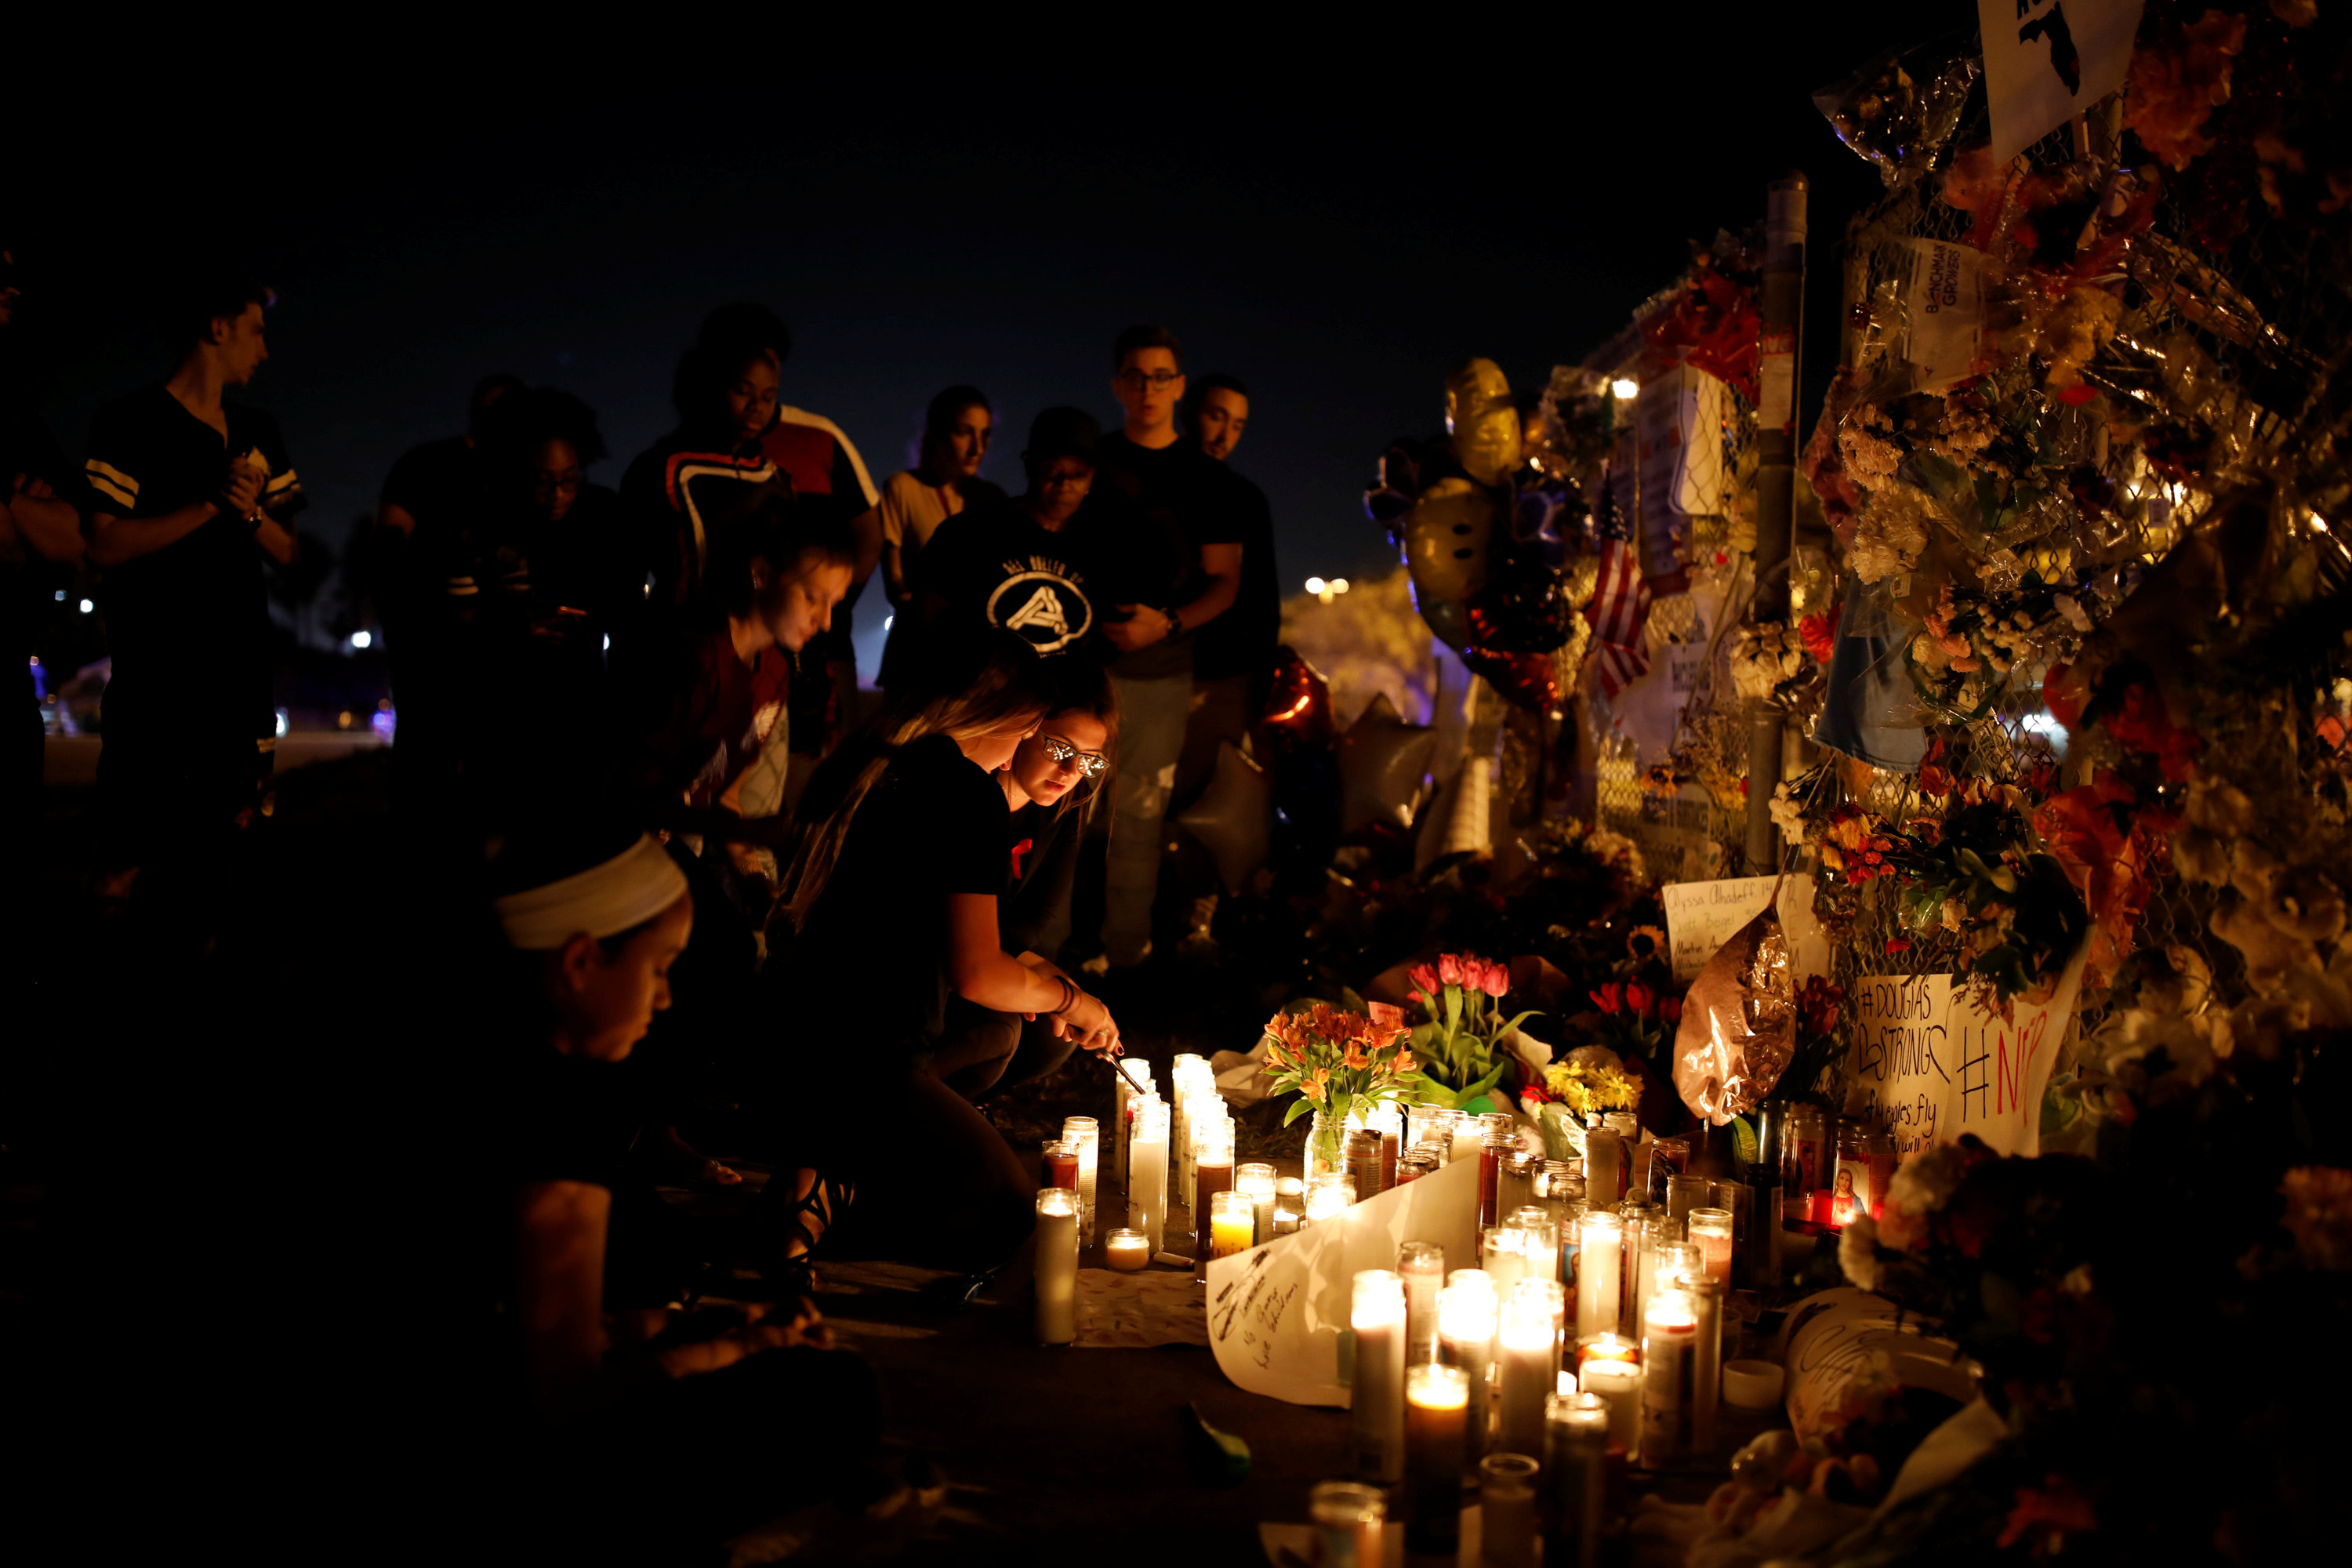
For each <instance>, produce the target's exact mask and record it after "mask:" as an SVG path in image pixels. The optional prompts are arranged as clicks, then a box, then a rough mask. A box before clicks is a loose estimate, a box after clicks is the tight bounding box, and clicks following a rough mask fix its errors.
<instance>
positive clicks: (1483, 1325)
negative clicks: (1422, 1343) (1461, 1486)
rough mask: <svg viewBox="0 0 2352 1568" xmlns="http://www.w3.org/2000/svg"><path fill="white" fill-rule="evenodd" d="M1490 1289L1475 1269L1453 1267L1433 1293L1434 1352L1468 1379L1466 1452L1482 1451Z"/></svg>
mask: <svg viewBox="0 0 2352 1568" xmlns="http://www.w3.org/2000/svg"><path fill="white" fill-rule="evenodd" d="M1495 1318H1496V1302H1495V1289H1494V1286H1493V1285H1492V1284H1491V1283H1490V1282H1489V1281H1488V1280H1487V1279H1486V1276H1485V1275H1483V1274H1481V1273H1479V1271H1478V1270H1476V1269H1475V1268H1457V1269H1455V1270H1454V1273H1453V1275H1452V1276H1451V1277H1450V1279H1448V1281H1447V1283H1446V1286H1445V1288H1444V1289H1442V1290H1440V1291H1439V1292H1438V1293H1437V1345H1438V1352H1439V1354H1440V1356H1441V1357H1443V1359H1444V1363H1445V1364H1446V1365H1448V1366H1457V1367H1460V1368H1461V1369H1462V1372H1463V1374H1464V1375H1465V1377H1467V1378H1468V1379H1469V1380H1470V1383H1469V1386H1470V1428H1469V1442H1470V1451H1471V1452H1472V1453H1474V1454H1483V1453H1485V1452H1486V1421H1487V1404H1488V1395H1487V1392H1486V1390H1487V1380H1488V1376H1489V1373H1491V1371H1492V1369H1493V1366H1494V1359H1495Z"/></svg>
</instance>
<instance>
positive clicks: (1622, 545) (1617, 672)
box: [1586, 539, 1650, 697]
mask: <svg viewBox="0 0 2352 1568" xmlns="http://www.w3.org/2000/svg"><path fill="white" fill-rule="evenodd" d="M1586 615H1587V616H1588V618H1590V619H1591V622H1592V640H1593V641H1594V642H1596V643H1598V644H1599V645H1600V647H1598V648H1597V649H1595V652H1596V654H1597V656H1598V657H1599V659H1600V663H1601V693H1602V694H1603V695H1604V696H1608V697H1614V696H1616V695H1617V693H1618V692H1620V691H1622V690H1623V689H1624V688H1625V686H1626V684H1627V683H1628V682H1630V681H1633V680H1636V679H1640V678H1641V677H1642V676H1643V675H1644V674H1646V673H1648V671H1649V668H1650V651H1649V648H1648V647H1647V646H1646V645H1645V644H1644V643H1643V638H1642V631H1643V627H1644V626H1647V625H1648V624H1649V619H1650V584H1648V583H1647V582H1645V581H1643V577H1642V563H1641V560H1640V558H1639V556H1637V555H1636V554H1635V552H1634V550H1633V546H1632V545H1631V544H1629V543H1627V542H1625V541H1624V540H1622V539H1604V540H1602V541H1601V580H1600V584H1599V585H1598V586H1596V587H1595V588H1594V589H1593V593H1592V605H1591V609H1589V610H1588V611H1586Z"/></svg>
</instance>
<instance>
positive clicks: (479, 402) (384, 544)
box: [370, 374, 523, 792]
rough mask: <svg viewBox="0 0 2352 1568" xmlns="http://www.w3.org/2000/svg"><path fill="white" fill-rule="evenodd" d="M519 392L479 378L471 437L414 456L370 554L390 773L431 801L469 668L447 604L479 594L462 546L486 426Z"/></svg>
mask: <svg viewBox="0 0 2352 1568" xmlns="http://www.w3.org/2000/svg"><path fill="white" fill-rule="evenodd" d="M522 390H523V383H522V381H521V378H520V377H518V376H512V375H506V374H498V375H489V376H485V377H483V378H482V380H481V381H479V382H478V383H477V384H475V387H474V395H473V397H472V399H471V401H470V402H469V403H468V405H467V416H466V433H465V434H464V435H462V436H449V437H444V438H442V439H441V440H438V441H427V442H425V444H424V445H422V446H419V447H410V448H409V449H408V450H407V451H405V452H404V453H402V454H401V457H400V460H399V461H398V462H396V463H394V465H393V466H392V472H391V474H390V475H389V476H387V477H386V478H385V479H384V481H383V498H382V500H380V501H379V502H378V503H377V507H376V519H375V521H376V526H375V530H374V532H373V536H372V537H371V540H370V544H371V547H372V550H373V556H374V560H373V579H374V583H375V584H376V586H375V603H376V609H377V611H378V613H379V614H381V615H382V616H383V622H384V629H385V631H386V632H387V633H389V634H390V641H389V650H390V653H391V656H392V695H393V700H394V702H396V703H397V704H398V705H399V712H400V744H399V746H398V748H397V749H396V750H395V751H394V753H393V766H394V768H395V769H396V770H397V771H398V772H399V773H400V774H401V775H402V778H403V781H404V791H405V790H413V789H415V788H416V787H419V786H422V787H424V788H425V789H426V790H427V791H428V792H429V791H430V789H431V788H432V787H433V784H435V783H436V782H438V781H443V780H446V778H447V777H448V776H449V775H450V774H451V773H452V772H453V771H454V769H455V768H456V766H457V758H458V755H459V754H460V753H459V745H458V741H457V732H456V731H457V726H459V725H460V724H461V723H462V722H463V721H464V720H465V710H464V708H463V706H462V704H463V702H464V675H465V669H464V665H465V660H464V658H463V656H462V653H461V652H460V651H459V650H458V649H457V648H456V647H452V646H450V639H451V637H452V635H453V616H452V613H451V605H450V600H451V599H452V598H471V597H473V596H474V595H477V594H478V593H479V591H480V584H478V583H477V582H475V580H474V577H473V569H474V563H473V562H472V561H471V560H470V559H469V555H468V552H467V547H466V540H467V531H468V529H469V526H470V524H471V522H472V520H473V515H474V511H475V509H476V508H477V506H478V504H479V501H480V496H481V448H480V443H481V439H482V432H483V426H484V425H485V423H486V422H487V421H488V416H489V412H490V409H491V408H492V407H493V406H494V405H496V404H497V403H498V402H499V399H500V398H503V397H506V396H509V395H511V394H514V393H517V392H520V391H522Z"/></svg>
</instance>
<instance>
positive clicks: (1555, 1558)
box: [1538, 1394, 1609, 1568]
mask: <svg viewBox="0 0 2352 1568" xmlns="http://www.w3.org/2000/svg"><path fill="white" fill-rule="evenodd" d="M1608 1475H1609V1402H1608V1401H1607V1400H1605V1399H1603V1398H1601V1396H1600V1395H1599V1394H1554V1395H1552V1396H1551V1398H1550V1399H1549V1400H1547V1401H1545V1403H1544V1451H1543V1476H1542V1481H1543V1489H1544V1494H1545V1495H1544V1499H1543V1502H1542V1506H1541V1507H1540V1508H1539V1509H1538V1522H1539V1523H1540V1524H1541V1526H1542V1529H1543V1532H1544V1542H1545V1557H1544V1561H1545V1562H1546V1563H1547V1564H1558V1565H1560V1568H1600V1564H1601V1533H1602V1530H1601V1527H1602V1525H1603V1524H1604V1523H1606V1522H1607V1521H1606V1518H1605V1515H1606V1510H1607V1509H1608V1498H1609V1481H1608Z"/></svg>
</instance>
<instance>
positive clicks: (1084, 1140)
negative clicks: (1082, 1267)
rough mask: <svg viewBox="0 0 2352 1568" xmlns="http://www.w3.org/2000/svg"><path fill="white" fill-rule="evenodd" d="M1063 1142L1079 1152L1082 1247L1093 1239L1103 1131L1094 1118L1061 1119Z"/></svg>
mask: <svg viewBox="0 0 2352 1568" xmlns="http://www.w3.org/2000/svg"><path fill="white" fill-rule="evenodd" d="M1062 1141H1063V1142H1066V1143H1075V1144H1076V1145H1077V1150H1078V1245H1079V1246H1081V1247H1083V1246H1085V1245H1086V1244H1087V1242H1088V1241H1090V1240H1092V1239H1093V1237H1094V1230H1095V1191H1096V1181H1095V1173H1096V1169H1097V1164H1098V1163H1099V1155H1100V1152H1101V1148H1102V1129H1101V1127H1100V1126H1098V1125H1097V1123H1096V1121H1095V1119H1094V1118H1093V1117H1091V1116H1066V1117H1064V1118H1063V1119H1062Z"/></svg>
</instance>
